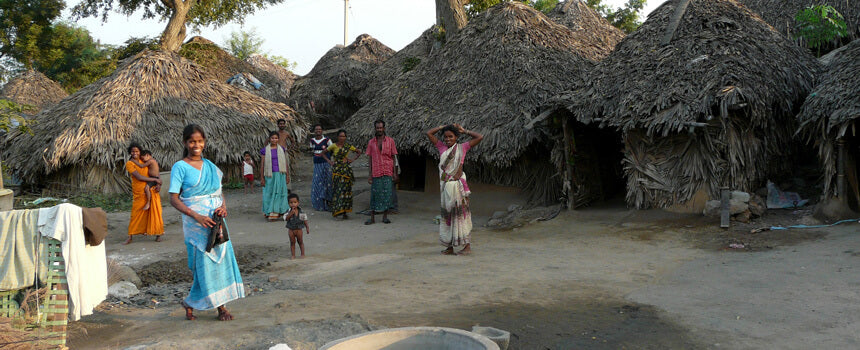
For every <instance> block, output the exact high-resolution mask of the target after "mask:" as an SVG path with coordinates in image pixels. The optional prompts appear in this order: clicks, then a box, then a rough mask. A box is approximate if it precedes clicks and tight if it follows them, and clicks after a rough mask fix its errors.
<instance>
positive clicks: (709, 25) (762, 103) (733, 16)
mask: <svg viewBox="0 0 860 350" xmlns="http://www.w3.org/2000/svg"><path fill="white" fill-rule="evenodd" d="M681 2H682V1H679V0H670V1H667V2H665V3H664V4H663V5H661V6H660V7H659V8H657V9H656V10H654V12H652V13H651V15H650V16H649V17H648V20H647V21H645V23H643V24H642V26H640V27H639V29H637V30H636V31H635V32H634V33H632V34H630V35H628V36H627V37H626V38H625V39H624V40H622V41H621V43H620V44H618V47H617V48H616V50H615V51H614V52H613V53H612V54H611V55H610V56H609V57H607V58H606V59H605V60H603V61H602V62H600V64H598V66H597V67H596V68H595V70H594V72H593V75H592V79H591V80H590V81H588V82H586V83H584V84H579V85H577V86H576V87H574V88H573V90H571V91H568V92H566V93H564V94H562V95H561V96H560V97H559V98H556V99H554V102H556V103H558V104H560V105H562V106H563V107H564V108H566V109H567V110H568V111H569V112H570V113H571V114H572V115H573V116H574V117H575V118H577V119H578V120H579V121H581V122H586V123H587V122H590V121H592V120H594V119H595V118H602V119H603V122H604V123H606V124H609V125H611V126H613V127H617V128H619V129H620V130H622V131H623V132H624V133H625V134H627V136H626V151H625V152H626V155H625V174H626V175H627V177H628V195H627V200H628V204H629V205H631V206H633V207H636V208H648V207H667V206H669V205H672V204H676V203H684V202H686V201H687V200H689V199H690V198H691V197H692V195H693V194H694V193H696V192H697V191H698V190H705V191H708V193H709V194H710V195H711V197H712V198H714V197H716V194H717V192H718V191H719V187H720V186H722V185H725V186H729V187H730V188H732V189H738V190H746V191H749V190H751V189H755V188H757V187H756V186H759V185H762V182H763V181H764V180H765V179H766V175H767V174H770V173H772V171H776V169H775V168H772V167H769V166H770V165H772V164H777V163H778V161H780V160H781V159H782V158H781V156H784V152H786V150H787V149H788V148H789V145H790V142H791V139H792V134H793V131H792V130H793V128H794V125H795V124H794V118H793V113H794V112H793V111H795V110H796V108H797V107H798V106H799V104H800V103H802V101H803V99H804V97H805V96H806V95H807V93H808V92H809V91H810V89H811V85H812V83H813V76H814V74H815V73H816V71H817V69H818V63H817V62H816V61H815V59H814V58H813V57H811V56H810V55H809V53H807V52H806V51H805V50H802V49H801V48H799V47H798V46H796V45H794V44H793V43H792V42H791V41H789V40H788V39H787V38H785V37H783V36H782V35H780V34H779V33H777V32H776V31H774V30H773V28H772V27H770V26H769V25H767V24H766V23H764V21H762V20H761V19H760V18H759V17H758V15H756V14H755V13H753V12H752V11H750V10H749V9H747V8H746V7H743V6H742V5H739V4H738V3H737V2H736V1H735V0H692V1H690V2H689V6H687V7H686V10H685V11H684V10H681V11H676V8H678V6H677V5H679V4H680V3H681ZM676 12H677V13H676ZM673 20H674V21H673ZM673 28H674V29H673Z"/></svg>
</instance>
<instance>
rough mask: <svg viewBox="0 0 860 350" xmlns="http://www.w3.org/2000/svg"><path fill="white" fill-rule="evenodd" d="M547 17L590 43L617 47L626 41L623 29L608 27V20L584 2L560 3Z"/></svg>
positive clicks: (569, 1) (575, 0)
mask: <svg viewBox="0 0 860 350" xmlns="http://www.w3.org/2000/svg"><path fill="white" fill-rule="evenodd" d="M547 16H548V17H549V18H550V19H552V20H553V21H556V22H557V23H558V24H561V25H563V26H565V27H567V28H568V29H570V30H572V31H573V32H574V33H576V34H577V35H581V36H587V37H589V41H590V42H595V43H600V44H601V45H603V46H609V47H615V45H618V43H619V42H620V41H621V39H624V32H622V31H621V29H618V28H615V27H613V26H611V25H610V26H607V22H606V19H604V18H603V17H601V16H600V14H598V13H597V12H596V11H594V10H593V9H592V8H590V7H588V5H587V4H586V3H585V1H582V0H567V1H564V2H559V3H558V4H556V5H555V7H554V8H553V9H552V11H550V12H549V13H548V14H547ZM594 28H602V30H599V31H595V30H593V29H594Z"/></svg>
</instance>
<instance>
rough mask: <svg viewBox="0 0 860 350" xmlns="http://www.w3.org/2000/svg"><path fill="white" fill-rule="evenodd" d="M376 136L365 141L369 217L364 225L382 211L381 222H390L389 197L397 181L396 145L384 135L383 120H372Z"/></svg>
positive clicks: (370, 222)
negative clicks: (368, 158)
mask: <svg viewBox="0 0 860 350" xmlns="http://www.w3.org/2000/svg"><path fill="white" fill-rule="evenodd" d="M373 127H374V129H375V130H376V133H375V134H376V137H374V138H372V139H370V141H369V142H367V152H366V153H367V155H368V156H369V157H370V162H369V164H370V177H368V179H367V182H368V183H370V219H369V220H367V221H365V222H364V224H365V225H370V224H373V223H375V222H376V220H375V216H376V213H379V212H381V213H382V222H383V223H386V224H390V223H391V220H388V212H389V210H390V209H391V197H392V195H393V191H394V183H395V182H397V181H399V180H400V179H399V178H398V175H397V171H396V170H395V169H394V156H395V155H397V147H396V146H395V145H394V139H392V138H390V137H388V136H386V135H385V122H384V121H382V120H377V121H375V122H373Z"/></svg>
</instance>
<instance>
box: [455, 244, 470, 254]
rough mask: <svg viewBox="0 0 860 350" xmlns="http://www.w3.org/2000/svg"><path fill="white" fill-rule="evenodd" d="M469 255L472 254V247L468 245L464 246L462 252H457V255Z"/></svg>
mask: <svg viewBox="0 0 860 350" xmlns="http://www.w3.org/2000/svg"><path fill="white" fill-rule="evenodd" d="M471 253H472V247H471V246H470V245H469V244H466V246H465V247H463V249H462V250H460V251H459V252H457V255H469V254H471Z"/></svg>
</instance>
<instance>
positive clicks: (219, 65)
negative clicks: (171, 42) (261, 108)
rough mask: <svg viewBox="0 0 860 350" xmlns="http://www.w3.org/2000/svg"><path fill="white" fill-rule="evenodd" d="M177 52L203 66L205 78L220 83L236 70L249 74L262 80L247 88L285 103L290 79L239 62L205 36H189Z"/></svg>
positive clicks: (266, 97)
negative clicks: (286, 79) (261, 84)
mask: <svg viewBox="0 0 860 350" xmlns="http://www.w3.org/2000/svg"><path fill="white" fill-rule="evenodd" d="M179 54H180V55H182V57H185V58H187V59H189V60H191V61H194V63H196V64H197V65H198V66H200V67H202V68H203V72H204V73H206V76H207V77H208V78H211V79H215V80H218V81H221V82H226V81H227V80H228V79H230V77H232V76H234V75H236V74H237V73H251V74H252V75H253V76H254V77H256V78H257V79H258V80H260V82H262V83H263V87H262V88H260V89H254V88H253V87H251V88H249V89H246V90H247V91H249V92H251V93H253V94H254V95H257V96H260V97H262V98H265V99H267V100H269V101H274V102H281V103H286V102H287V96H289V93H290V86H292V81H289V82H285V81H283V80H281V79H280V78H278V77H277V76H276V75H274V74H272V73H270V72H269V71H267V70H265V69H262V68H258V67H256V66H254V65H252V64H250V63H247V62H245V61H242V60H240V59H238V58H236V57H235V56H233V55H231V54H229V53H228V52H227V51H224V49H222V48H221V47H219V46H218V45H216V44H215V43H213V42H212V41H210V40H208V39H206V38H203V37H200V36H195V37H193V38H191V39H189V40H188V41H187V42H186V43H185V44H182V47H181V48H180V49H179Z"/></svg>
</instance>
